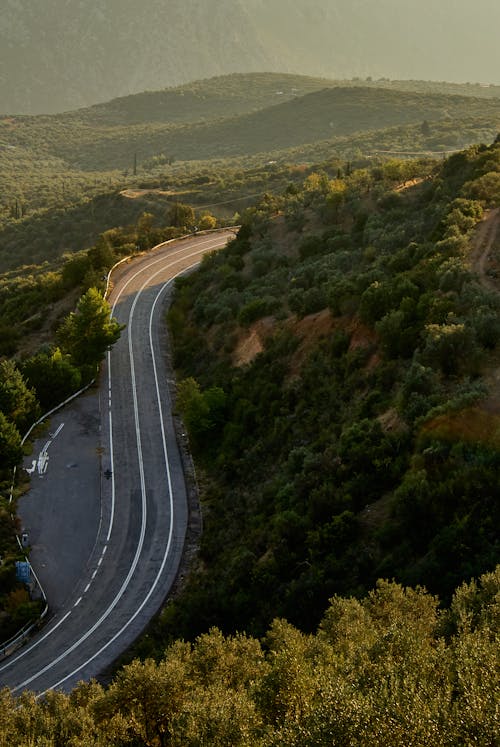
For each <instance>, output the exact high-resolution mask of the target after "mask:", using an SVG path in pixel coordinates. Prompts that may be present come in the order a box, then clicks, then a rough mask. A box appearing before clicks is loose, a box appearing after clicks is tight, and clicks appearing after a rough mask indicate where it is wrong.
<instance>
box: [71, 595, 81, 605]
mask: <svg viewBox="0 0 500 747" xmlns="http://www.w3.org/2000/svg"><path fill="white" fill-rule="evenodd" d="M81 601H82V597H78V599H77V600H76V602H75V603H74V605H73V607H78V605H79V604H80V602H81Z"/></svg>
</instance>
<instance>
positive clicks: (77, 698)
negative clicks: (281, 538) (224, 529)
mask: <svg viewBox="0 0 500 747" xmlns="http://www.w3.org/2000/svg"><path fill="white" fill-rule="evenodd" d="M499 594H500V568H499V569H498V570H497V572H496V573H491V574H488V575H485V576H483V577H482V578H481V579H480V581H479V583H477V584H476V583H470V584H468V585H463V586H461V587H460V588H459V589H458V590H457V592H456V594H455V595H454V598H453V602H452V604H451V607H450V609H449V610H447V611H446V612H445V613H444V614H443V613H440V612H439V611H438V603H437V600H436V599H435V598H434V597H432V596H430V595H429V594H427V593H425V592H424V591H422V590H421V589H417V590H413V589H403V588H402V587H401V586H398V585H397V584H390V583H387V582H380V583H379V584H378V585H377V588H376V589H375V590H374V591H372V592H370V594H369V595H368V596H367V597H365V598H364V599H362V600H360V601H358V600H355V599H343V598H341V597H334V598H333V599H332V600H331V602H330V605H329V607H328V609H327V611H326V614H325V615H324V616H323V619H322V622H321V625H320V627H319V630H318V631H317V632H316V633H315V634H314V635H306V634H304V633H302V632H300V631H299V630H297V629H296V628H294V627H293V626H291V625H290V624H289V623H287V622H285V621H283V620H275V621H274V622H273V624H272V625H271V627H270V628H269V630H268V631H267V633H266V635H265V637H264V638H263V639H262V640H260V641H259V640H257V639H255V638H252V637H249V636H246V635H244V634H238V635H235V636H231V637H226V638H225V637H223V636H222V634H221V633H220V632H219V631H218V630H217V629H213V630H211V631H210V632H208V633H205V634H204V635H202V636H200V637H199V638H198V639H197V640H196V641H195V642H194V643H193V644H192V645H191V644H189V643H183V642H177V643H175V644H173V645H172V646H170V647H168V648H167V649H166V650H165V651H164V652H162V654H161V656H160V657H159V659H158V661H156V662H155V661H154V660H152V659H149V660H146V661H144V662H140V661H135V662H133V663H132V664H130V665H128V666H126V667H124V668H123V669H122V670H121V671H120V672H119V674H118V675H117V676H116V678H115V680H114V682H112V683H111V685H110V686H109V687H108V688H107V689H106V690H105V689H103V688H102V687H101V686H100V685H98V684H96V683H89V684H83V683H82V684H81V685H79V686H78V687H77V688H76V689H75V690H74V691H73V692H72V693H71V694H70V695H69V696H67V695H63V694H62V693H57V692H49V693H47V694H46V695H45V697H44V698H43V699H41V700H36V699H35V698H34V697H33V696H32V695H29V694H23V695H21V696H20V697H19V698H18V699H16V700H14V699H13V698H12V696H10V695H9V693H8V692H7V691H3V692H1V693H0V744H1V745H2V747H3V746H4V745H5V746H7V745H10V746H11V747H16V746H17V745H19V747H25V745H28V744H30V745H31V744H32V745H42V744H43V745H53V746H54V747H59V746H60V747H63V745H64V747H66V745H72V747H84V746H85V747H91V745H95V747H97V746H99V747H105V745H113V747H120V746H121V745H123V746H124V747H125V745H148V746H149V747H176V746H178V747H181V745H182V747H200V746H201V745H210V747H227V746H228V745H232V747H278V746H279V747H321V746H322V745H325V747H326V746H327V745H328V747H336V746H338V747H341V746H342V747H345V745H350V746H351V747H367V746H368V745H370V747H403V746H404V747H406V746H407V745H414V747H431V745H432V747H472V745H474V747H491V746H492V745H494V744H495V743H496V738H497V736H498V710H497V709H498V700H499V697H500V689H499V680H498V664H499V655H498V653H499V647H498V644H499V640H498V633H499V631H498V616H499V613H500V609H499Z"/></svg>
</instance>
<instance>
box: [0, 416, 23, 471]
mask: <svg viewBox="0 0 500 747" xmlns="http://www.w3.org/2000/svg"><path fill="white" fill-rule="evenodd" d="M22 456H23V450H22V447H21V436H20V435H19V431H18V429H17V428H16V426H15V424H14V423H12V422H11V421H10V420H9V419H8V418H7V417H6V416H5V415H4V413H3V412H2V411H1V410H0V472H1V473H2V474H4V475H5V472H6V471H7V470H9V469H12V467H15V466H16V464H18V463H19V462H20V461H21V459H22Z"/></svg>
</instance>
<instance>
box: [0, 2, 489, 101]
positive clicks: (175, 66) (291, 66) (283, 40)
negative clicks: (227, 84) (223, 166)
mask: <svg viewBox="0 0 500 747" xmlns="http://www.w3.org/2000/svg"><path fill="white" fill-rule="evenodd" d="M499 12H500V11H499V8H498V5H497V4H496V3H495V2H493V0H479V1H478V2H477V3H476V4H475V6H474V12H473V13H471V12H470V10H469V7H468V4H466V3H463V2H461V3H458V4H457V2H455V0H443V2H441V3H440V4H439V6H438V7H436V5H435V3H432V2H431V0H424V1H423V2H420V3H418V4H410V5H408V4H406V5H405V6H404V7H402V6H401V4H400V3H396V2H395V0H380V1H379V2H378V3H377V4H373V3H372V2H370V1H369V0H356V2H347V1H346V0H334V2H332V0H316V2H315V4H314V7H313V8H311V4H310V3H309V2H306V0H297V1H296V2H294V3H293V4H290V3H289V2H288V0H272V1H271V2H264V1H263V0H246V1H245V2H243V0H232V1H231V2H229V0H217V1H215V0H204V2H200V0H182V2H181V0H170V1H169V3H168V4H166V3H164V2H162V0H145V2H143V3H141V5H140V6H139V5H138V4H137V3H133V2H132V0H112V1H109V0H108V1H107V2H105V1H104V0H92V2H90V1H89V0H84V1H83V2H81V1H80V0H45V2H44V5H43V9H42V8H41V7H39V6H38V5H36V4H33V3H30V2H27V1H26V0H6V2H5V3H4V7H3V9H2V18H1V20H0V68H1V69H2V70H4V71H8V74H5V75H3V76H2V77H1V78H0V102H1V109H0V111H1V112H2V113H9V114H19V113H54V112H58V111H66V110H70V109H74V108H78V107H81V106H88V105H91V104H94V103H97V102H102V101H106V100H108V99H111V98H114V97H116V96H126V95H128V94H131V93H137V92H140V91H144V90H154V89H158V88H164V87H165V86H175V85H178V84H184V83H186V82H188V81H190V80H196V79H199V78H206V77H211V76H215V75H222V74H228V73H234V72H257V71H285V72H292V73H299V72H300V73H306V74H309V75H315V76H321V77H328V78H337V79H339V78H352V77H353V76H361V77H363V78H364V77H366V76H372V77H373V78H380V77H386V78H387V77H388V78H400V79H401V78H407V79H420V80H422V79H435V80H436V79H437V80H456V81H462V82H466V81H483V82H485V83H497V84H498V83H499V82H500V81H499V80H498V78H497V77H496V76H497V73H496V72H495V71H496V70H498V68H499V64H498V63H499V57H498V54H499V53H498V45H497V44H496V36H495V29H496V28H497V27H498V24H499V21H500V17H499ZM472 48H474V54H464V50H470V49H472Z"/></svg>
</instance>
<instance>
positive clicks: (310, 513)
mask: <svg viewBox="0 0 500 747" xmlns="http://www.w3.org/2000/svg"><path fill="white" fill-rule="evenodd" d="M429 168H430V167H429V164H428V163H425V162H422V163H418V162H417V163H410V162H407V163H405V162H387V163H386V164H385V165H384V166H382V167H379V168H376V169H373V170H371V171H370V170H357V171H354V173H352V174H351V175H347V176H345V175H344V176H343V177H342V175H341V178H334V179H331V178H330V177H329V176H328V175H327V174H326V173H317V174H311V175H309V176H308V177H307V178H306V180H305V182H304V184H303V186H302V188H301V189H298V188H297V187H296V185H290V188H289V189H288V190H287V192H286V193H285V195H283V196H282V197H280V198H272V197H269V198H268V199H265V200H263V201H261V202H260V204H259V205H257V207H256V208H255V209H253V210H250V211H248V212H247V213H246V214H245V215H244V222H243V228H242V230H241V231H240V235H239V237H238V238H237V240H235V241H234V242H233V243H232V244H230V245H229V246H228V247H227V249H226V250H224V251H221V252H219V253H217V254H215V255H212V256H209V257H207V258H206V259H205V260H204V262H203V264H202V268H201V270H200V272H198V273H197V274H195V275H192V276H190V277H189V278H186V279H183V280H182V281H179V283H178V296H177V301H176V303H175V305H174V307H173V309H172V311H171V313H170V326H171V329H172V333H173V335H174V345H175V352H176V363H177V366H178V369H179V374H180V376H181V378H184V381H182V382H181V384H180V387H179V407H180V408H181V410H182V411H183V413H184V417H185V420H186V424H187V426H188V429H189V432H190V437H191V443H192V446H193V448H194V449H195V451H196V454H197V458H198V463H199V466H200V471H201V474H202V486H203V492H202V499H203V505H204V514H205V519H204V534H203V538H202V543H201V552H200V561H199V567H198V568H197V571H196V573H194V574H193V575H192V578H191V581H190V583H189V585H188V588H187V590H186V593H185V594H184V595H183V597H182V598H181V599H180V600H179V601H178V602H175V603H173V604H171V605H169V606H168V607H167V609H166V611H165V613H164V615H163V618H162V620H161V621H160V623H159V625H158V632H160V633H161V631H163V632H164V633H165V634H166V635H167V636H168V635H169V633H170V631H172V630H173V631H175V633H176V634H179V633H180V634H181V635H185V636H187V637H192V636H194V635H196V634H198V633H199V632H202V631H203V630H205V629H206V628H207V627H208V626H209V625H212V624H215V625H219V626H221V627H222V628H223V630H224V631H226V632H231V631H234V630H241V629H245V630H247V631H249V632H253V633H257V634H259V635H260V634H262V632H263V631H264V630H265V628H266V627H267V626H268V624H269V622H270V620H271V619H272V617H273V616H274V615H275V614H279V615H283V616H284V617H286V618H287V619H289V620H290V621H291V622H293V623H294V624H296V625H298V626H300V627H301V628H302V629H305V630H312V629H314V628H315V626H316V625H317V623H318V621H319V619H320V617H321V614H322V612H323V610H324V608H325V605H326V602H327V599H328V598H329V596H331V595H332V594H334V593H341V594H362V593H364V592H365V591H366V590H367V589H369V588H371V587H372V586H373V584H374V583H375V582H376V580H377V578H379V577H380V576H383V577H389V578H391V577H394V578H396V579H398V580H400V581H401V582H403V583H405V584H416V583H423V584H425V585H426V586H427V588H429V589H430V590H431V591H432V592H434V593H439V594H440V596H441V597H442V598H443V599H445V600H446V599H449V598H450V596H451V594H452V592H453V589H454V588H455V587H456V585H457V584H458V583H459V582H460V581H461V580H463V579H466V578H470V577H471V576H472V575H474V574H479V573H481V572H484V571H486V570H489V569H491V568H493V567H494V565H495V564H496V563H497V562H498V560H499V557H500V555H499V545H498V533H497V531H496V527H497V526H498V524H499V519H500V516H499V514H498V501H497V499H496V485H497V474H498V469H499V466H500V457H499V452H498V445H497V441H496V439H495V435H494V434H495V428H496V425H495V424H496V422H497V415H496V409H495V404H494V402H495V397H494V394H495V392H493V393H492V394H491V397H490V396H489V386H488V379H487V374H488V371H490V370H493V369H494V367H495V365H496V363H495V361H496V350H495V349H496V344H497V340H498V333H499V321H498V311H499V303H500V302H499V297H498V295H497V294H496V293H494V292H492V291H491V290H486V289H485V288H483V287H482V285H481V284H480V283H479V282H478V280H477V277H476V276H475V275H474V273H472V272H471V268H470V259H469V253H470V241H471V231H472V230H473V228H474V226H475V225H476V224H477V223H478V221H480V220H481V218H482V216H483V210H484V208H485V207H486V208H487V207H491V206H494V205H498V201H499V192H498V173H499V171H500V143H495V144H494V145H492V146H491V147H486V146H480V147H475V148H471V149H470V150H468V151H466V152H464V153H460V154H457V155H456V156H452V157H451V158H449V159H448V160H447V161H446V162H444V163H443V164H440V165H434V167H432V171H431V172H430V171H429ZM409 179H413V180H416V181H417V182H418V181H419V179H422V181H421V182H420V183H417V184H415V186H413V187H409V188H407V189H401V188H400V185H401V184H402V183H404V182H405V180H409ZM397 185H399V186H397ZM249 351H250V352H249Z"/></svg>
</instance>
